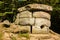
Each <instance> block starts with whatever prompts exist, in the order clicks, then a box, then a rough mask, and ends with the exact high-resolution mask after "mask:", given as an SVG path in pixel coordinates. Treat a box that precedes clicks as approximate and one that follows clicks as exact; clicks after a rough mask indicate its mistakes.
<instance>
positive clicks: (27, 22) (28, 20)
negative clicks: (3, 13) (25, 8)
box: [19, 18, 34, 25]
mask: <svg viewBox="0 0 60 40" xmlns="http://www.w3.org/2000/svg"><path fill="white" fill-rule="evenodd" d="M19 23H20V24H21V25H33V24H34V18H20V20H19Z"/></svg>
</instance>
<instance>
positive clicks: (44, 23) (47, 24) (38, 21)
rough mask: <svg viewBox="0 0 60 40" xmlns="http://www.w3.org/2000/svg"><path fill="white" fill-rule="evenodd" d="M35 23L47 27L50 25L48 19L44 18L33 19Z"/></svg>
mask: <svg viewBox="0 0 60 40" xmlns="http://www.w3.org/2000/svg"><path fill="white" fill-rule="evenodd" d="M35 25H36V26H41V25H46V26H47V27H50V26H51V22H50V20H47V19H44V18H36V19H35Z"/></svg>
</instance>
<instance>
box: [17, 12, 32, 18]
mask: <svg viewBox="0 0 60 40" xmlns="http://www.w3.org/2000/svg"><path fill="white" fill-rule="evenodd" d="M17 16H18V15H17ZM19 17H24V18H25V17H27V18H29V17H32V13H31V12H29V11H23V12H21V13H19ZM17 18H18V17H17Z"/></svg>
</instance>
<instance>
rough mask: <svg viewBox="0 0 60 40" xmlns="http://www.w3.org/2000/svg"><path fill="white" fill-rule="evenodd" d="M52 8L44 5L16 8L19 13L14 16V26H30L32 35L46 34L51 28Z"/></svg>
mask: <svg viewBox="0 0 60 40" xmlns="http://www.w3.org/2000/svg"><path fill="white" fill-rule="evenodd" d="M52 10H53V9H52V7H51V6H49V5H44V4H28V5H26V6H24V7H21V8H18V11H19V13H18V14H17V16H16V20H15V22H14V23H15V24H17V25H18V24H20V25H22V26H30V32H32V33H48V32H49V27H50V26H51V21H50V19H51V15H50V14H49V13H48V12H49V11H52Z"/></svg>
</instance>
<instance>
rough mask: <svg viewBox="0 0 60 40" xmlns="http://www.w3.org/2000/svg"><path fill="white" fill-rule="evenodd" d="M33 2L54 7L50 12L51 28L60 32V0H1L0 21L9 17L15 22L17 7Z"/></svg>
mask: <svg viewBox="0 0 60 40" xmlns="http://www.w3.org/2000/svg"><path fill="white" fill-rule="evenodd" d="M31 3H39V4H47V5H51V6H52V7H53V11H51V12H50V14H51V27H50V29H52V30H53V31H55V32H57V33H59V34H60V0H25V1H24V0H22V1H20V0H0V21H4V20H6V19H8V20H9V21H10V22H13V21H14V20H15V16H16V14H17V12H18V11H17V9H18V8H19V7H22V6H25V5H27V4H31Z"/></svg>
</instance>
